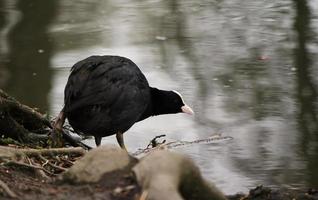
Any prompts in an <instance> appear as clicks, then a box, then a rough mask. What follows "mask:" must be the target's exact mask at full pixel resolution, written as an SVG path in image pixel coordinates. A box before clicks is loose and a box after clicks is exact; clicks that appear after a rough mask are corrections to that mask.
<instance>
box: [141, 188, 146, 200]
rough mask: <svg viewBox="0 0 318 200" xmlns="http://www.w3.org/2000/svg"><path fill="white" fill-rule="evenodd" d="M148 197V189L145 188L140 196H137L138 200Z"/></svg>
mask: <svg viewBox="0 0 318 200" xmlns="http://www.w3.org/2000/svg"><path fill="white" fill-rule="evenodd" d="M147 197H148V191H147V190H144V191H143V192H142V193H141V196H140V198H139V200H146V199H147Z"/></svg>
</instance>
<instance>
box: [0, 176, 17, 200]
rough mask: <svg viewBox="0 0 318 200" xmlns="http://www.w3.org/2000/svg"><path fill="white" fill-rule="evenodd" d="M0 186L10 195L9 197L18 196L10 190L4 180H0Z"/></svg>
mask: <svg viewBox="0 0 318 200" xmlns="http://www.w3.org/2000/svg"><path fill="white" fill-rule="evenodd" d="M0 187H1V188H2V189H3V190H4V191H5V192H6V193H7V194H8V195H9V197H11V198H17V197H18V196H17V195H16V194H15V193H14V192H13V191H12V190H10V188H9V187H8V185H7V184H6V183H5V182H3V181H2V180H0Z"/></svg>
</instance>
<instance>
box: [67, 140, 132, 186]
mask: <svg viewBox="0 0 318 200" xmlns="http://www.w3.org/2000/svg"><path fill="white" fill-rule="evenodd" d="M132 160H133V158H132V157H130V156H129V155H128V153H127V152H126V151H125V150H122V149H120V148H119V147H117V146H115V145H102V146H100V147H97V148H95V149H92V150H91V151H89V152H87V153H86V155H85V156H84V157H83V158H81V159H79V160H78V161H76V162H75V164H74V165H73V166H72V167H71V168H70V169H69V170H68V171H67V172H65V173H64V174H63V180H65V181H70V182H74V183H94V182H98V181H99V180H100V179H101V178H102V177H103V175H104V174H107V173H111V172H114V171H117V170H123V169H125V168H127V167H129V166H130V165H131V162H132Z"/></svg>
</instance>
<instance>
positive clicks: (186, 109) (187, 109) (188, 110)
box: [181, 105, 194, 115]
mask: <svg viewBox="0 0 318 200" xmlns="http://www.w3.org/2000/svg"><path fill="white" fill-rule="evenodd" d="M181 110H182V112H183V113H187V114H189V115H194V112H193V110H192V109H191V108H190V107H189V106H188V105H184V106H182V107H181Z"/></svg>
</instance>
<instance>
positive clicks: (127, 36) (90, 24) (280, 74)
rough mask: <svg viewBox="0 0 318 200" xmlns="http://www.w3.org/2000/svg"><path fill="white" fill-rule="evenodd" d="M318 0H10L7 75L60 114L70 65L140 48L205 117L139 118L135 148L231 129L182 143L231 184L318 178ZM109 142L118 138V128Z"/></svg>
mask: <svg viewBox="0 0 318 200" xmlns="http://www.w3.org/2000/svg"><path fill="white" fill-rule="evenodd" d="M317 5H318V1H317V0H311V1H306V0H302V1H297V0H295V1H287V0H280V1H274V0H270V1H252V0H247V1H240V0H232V1H229V0H225V1H213V0H212V1H208V0H205V1H204V0H201V1H190V0H184V1H176V0H171V1H160V0H152V1H151V0H149V1H138V3H136V1H129V0H120V1H115V0H112V1H100V0H91V1H83V0H78V1H75V0H72V1H71V0H70V1H58V0H49V1H42V0H2V1H0V59H1V62H0V77H1V78H0V86H1V88H2V89H4V90H5V91H7V92H8V93H10V94H11V95H13V96H15V97H16V98H18V99H19V100H21V102H23V103H25V104H28V105H30V106H36V107H38V108H39V109H40V110H41V111H43V112H48V113H49V114H50V115H53V116H55V115H57V113H58V112H59V110H60V109H61V108H62V105H63V90H64V86H65V84H66V81H67V77H68V74H69V69H70V67H71V66H72V65H73V64H74V63H75V62H76V61H78V60H81V59H83V58H86V57H87V56H89V55H93V54H95V55H101V54H115V55H122V56H126V57H129V58H130V59H132V60H133V61H134V62H135V63H136V64H137V65H138V66H140V68H141V69H142V71H143V72H144V73H145V75H146V76H147V78H148V80H149V82H150V84H151V85H152V86H155V87H159V88H162V89H173V90H178V91H179V92H180V93H182V94H183V96H184V99H185V101H186V102H187V103H188V104H189V105H190V106H192V107H193V109H194V111H195V112H196V115H195V117H189V116H186V115H182V114H178V115H167V116H159V117H153V118H150V119H147V120H144V121H142V122H140V123H138V124H135V125H134V126H133V127H132V128H131V129H130V130H129V131H128V132H127V133H126V134H125V141H126V144H127V147H128V149H129V151H131V152H134V151H136V150H137V149H138V148H144V147H146V146H147V144H148V142H149V141H150V140H151V139H152V138H153V137H155V136H156V135H161V134H166V135H167V138H166V139H167V140H169V141H174V140H181V141H192V140H196V139H201V138H207V137H210V136H212V135H215V134H221V135H222V136H231V137H233V139H232V140H225V141H220V142H214V143H210V144H195V145H190V146H184V147H180V148H177V149H176V151H179V152H182V153H185V154H187V155H189V156H190V157H192V158H193V159H194V160H195V162H196V163H197V164H198V165H199V166H200V168H201V171H202V172H203V174H204V176H205V177H206V178H207V179H209V180H211V181H213V182H214V183H215V184H216V185H217V186H219V187H220V188H221V189H222V190H223V191H224V192H226V193H227V194H233V193H235V192H246V191H247V190H248V189H250V188H252V187H254V186H255V185H258V184H264V185H269V186H272V187H279V186H286V187H297V188H302V187H318V127H317V125H318V123H317V87H316V85H317V77H318V76H317V75H318V74H317V73H318V72H317V67H316V66H317V64H318V63H317V62H318V56H317V54H318V40H317V33H318V15H317V13H318V6H317ZM103 143H116V142H115V139H114V137H108V138H105V139H104V140H103Z"/></svg>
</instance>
